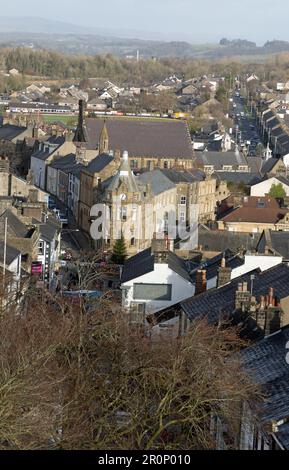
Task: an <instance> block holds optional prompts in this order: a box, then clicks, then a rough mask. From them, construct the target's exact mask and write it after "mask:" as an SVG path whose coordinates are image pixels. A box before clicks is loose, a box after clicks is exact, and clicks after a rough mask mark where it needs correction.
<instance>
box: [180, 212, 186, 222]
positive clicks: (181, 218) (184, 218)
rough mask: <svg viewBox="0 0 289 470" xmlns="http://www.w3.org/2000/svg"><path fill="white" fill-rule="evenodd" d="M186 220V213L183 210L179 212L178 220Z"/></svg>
mask: <svg viewBox="0 0 289 470" xmlns="http://www.w3.org/2000/svg"><path fill="white" fill-rule="evenodd" d="M185 221H186V213H185V212H183V211H182V212H180V222H185Z"/></svg>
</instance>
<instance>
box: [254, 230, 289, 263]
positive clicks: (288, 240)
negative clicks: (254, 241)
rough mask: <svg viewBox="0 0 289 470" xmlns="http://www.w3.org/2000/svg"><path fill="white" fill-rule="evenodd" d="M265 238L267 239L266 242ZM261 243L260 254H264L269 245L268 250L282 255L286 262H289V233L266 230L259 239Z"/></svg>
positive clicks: (259, 246)
mask: <svg viewBox="0 0 289 470" xmlns="http://www.w3.org/2000/svg"><path fill="white" fill-rule="evenodd" d="M263 237H265V239H264V240H263ZM261 242H262V243H261ZM259 243H260V245H259ZM259 243H258V252H260V253H264V251H265V246H266V245H267V246H268V248H271V249H272V250H274V251H275V252H277V253H278V254H280V255H281V256H282V257H283V258H284V259H285V260H289V232H281V231H280V232H279V231H275V230H265V231H264V232H263V233H262V235H261V237H260V239H259Z"/></svg>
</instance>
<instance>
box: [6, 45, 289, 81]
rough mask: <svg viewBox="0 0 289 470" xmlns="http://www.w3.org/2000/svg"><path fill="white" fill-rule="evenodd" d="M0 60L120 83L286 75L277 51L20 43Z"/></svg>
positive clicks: (24, 68) (52, 74) (32, 70)
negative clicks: (62, 49)
mask: <svg viewBox="0 0 289 470" xmlns="http://www.w3.org/2000/svg"><path fill="white" fill-rule="evenodd" d="M0 64H1V66H2V69H4V70H5V69H6V71H8V70H10V69H11V68H17V69H18V70H19V72H20V73H21V74H22V75H33V76H43V77H47V78H55V79H85V78H88V77H104V78H109V79H110V80H112V81H115V82H117V83H120V84H125V83H130V84H131V83H133V84H135V85H149V84H152V83H155V82H156V81H160V80H163V79H165V78H166V77H168V76H170V75H171V74H174V73H176V74H177V75H178V76H179V77H180V78H183V79H189V78H192V77H199V76H202V75H208V74H209V75H210V74H215V75H219V76H220V75H221V76H225V77H232V78H233V77H234V76H238V75H240V74H246V73H252V72H254V73H256V74H257V75H259V76H260V78H261V79H262V80H274V79H277V77H280V76H281V77H285V76H287V77H288V67H289V59H288V54H285V53H283V54H279V55H277V56H274V58H269V59H267V62H266V63H259V64H246V63H242V62H239V61H238V60H226V59H223V60H218V61H208V60H196V59H183V58H164V59H156V58H151V59H143V60H140V61H136V60H132V59H124V58H118V57H116V56H113V55H112V54H105V55H97V56H95V57H91V56H82V55H65V54H61V53H59V52H55V51H49V50H32V49H29V48H24V47H22V48H21V47H17V48H6V47H2V48H0Z"/></svg>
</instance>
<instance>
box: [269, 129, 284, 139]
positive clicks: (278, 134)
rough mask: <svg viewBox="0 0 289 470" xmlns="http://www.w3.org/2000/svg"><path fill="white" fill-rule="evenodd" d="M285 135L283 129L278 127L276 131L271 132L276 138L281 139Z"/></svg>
mask: <svg viewBox="0 0 289 470" xmlns="http://www.w3.org/2000/svg"><path fill="white" fill-rule="evenodd" d="M283 134H284V131H283V129H282V127H281V126H280V127H276V128H275V129H272V131H271V135H273V136H274V137H281V135H283ZM278 142H279V139H278Z"/></svg>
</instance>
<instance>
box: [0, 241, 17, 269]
mask: <svg viewBox="0 0 289 470" xmlns="http://www.w3.org/2000/svg"><path fill="white" fill-rule="evenodd" d="M19 255H21V252H20V251H19V250H16V248H13V247H12V246H10V245H8V244H7V245H6V266H10V264H11V263H13V261H14V260H15V259H16V258H18V256H19ZM0 263H2V264H3V263H4V242H3V241H0Z"/></svg>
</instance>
